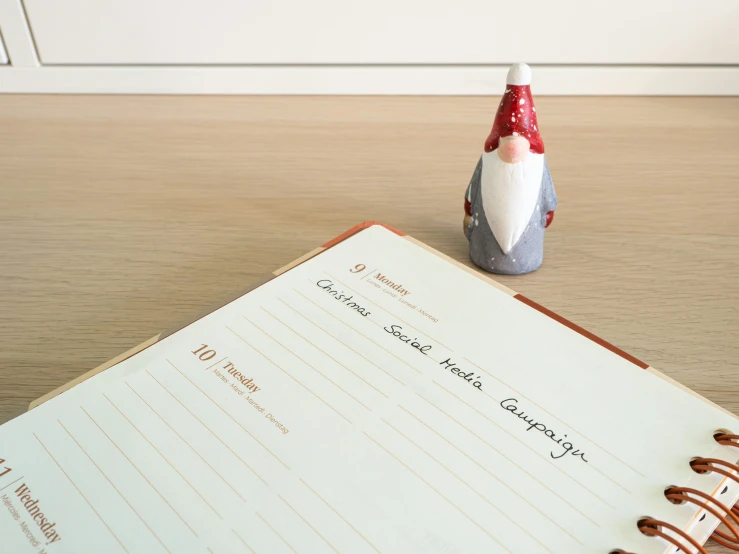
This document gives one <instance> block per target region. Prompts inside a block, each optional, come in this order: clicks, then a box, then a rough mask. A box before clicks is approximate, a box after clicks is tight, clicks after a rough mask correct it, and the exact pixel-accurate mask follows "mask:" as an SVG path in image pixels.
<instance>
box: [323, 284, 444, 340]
mask: <svg viewBox="0 0 739 554" xmlns="http://www.w3.org/2000/svg"><path fill="white" fill-rule="evenodd" d="M374 271H376V270H374ZM324 273H325V274H326V275H328V276H329V277H331V278H332V279H334V280H335V281H338V282H339V283H341V284H342V285H343V286H344V287H346V288H348V289H349V290H350V291H352V292H353V293H354V294H356V295H358V296H361V297H362V298H364V299H365V300H366V301H367V302H369V303H370V304H372V305H373V306H377V307H378V308H379V309H381V310H382V311H383V312H385V313H386V314H388V315H390V316H392V317H395V318H397V319H399V320H400V321H402V322H403V323H405V324H406V325H407V326H408V327H410V328H411V329H413V330H414V331H416V333H418V334H419V335H425V336H426V337H427V338H429V339H431V340H432V341H434V342H435V343H436V344H438V345H439V346H443V347H444V348H446V349H447V350H448V351H449V352H454V351H453V350H452V349H451V348H449V347H448V346H447V345H445V344H444V343H443V342H441V341H440V340H438V339H435V338H434V337H432V336H431V335H429V334H428V333H426V332H425V331H421V330H420V329H419V328H418V327H415V326H414V325H411V324H410V323H408V322H407V321H406V320H404V319H403V318H402V317H400V316H399V315H397V314H395V313H393V312H391V311H390V310H388V309H387V308H383V307H382V306H380V305H379V304H377V303H376V302H373V301H372V300H370V299H369V298H367V295H365V294H362V293H361V292H357V291H356V290H355V289H353V288H352V287H350V286H349V285H347V284H346V283H344V282H343V281H340V280H339V279H337V278H336V277H334V276H333V275H331V274H330V273H329V272H328V271H324ZM365 277H367V275H365ZM362 279H364V277H362ZM362 279H360V281H361V280H362Z"/></svg>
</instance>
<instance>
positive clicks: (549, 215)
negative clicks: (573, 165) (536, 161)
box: [541, 160, 557, 228]
mask: <svg viewBox="0 0 739 554" xmlns="http://www.w3.org/2000/svg"><path fill="white" fill-rule="evenodd" d="M541 188H542V191H543V193H542V196H543V198H542V208H543V209H542V212H543V213H544V227H545V228H546V227H549V226H550V225H551V224H552V220H553V219H554V210H556V209H557V194H556V193H555V192H554V182H553V181H552V174H551V173H549V165H547V162H546V160H544V176H543V177H542V187H541Z"/></svg>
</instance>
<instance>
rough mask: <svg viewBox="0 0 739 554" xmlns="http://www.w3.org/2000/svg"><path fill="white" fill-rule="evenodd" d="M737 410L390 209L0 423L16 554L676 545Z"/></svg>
mask: <svg viewBox="0 0 739 554" xmlns="http://www.w3.org/2000/svg"><path fill="white" fill-rule="evenodd" d="M719 428H726V429H729V430H734V431H735V432H736V429H737V422H736V419H735V418H734V417H732V416H730V415H728V414H726V413H725V412H722V411H721V410H719V409H717V408H715V407H714V406H712V405H710V404H708V403H707V402H705V401H703V400H701V399H700V398H697V397H696V396H694V395H692V394H690V393H688V392H685V391H682V390H681V389H679V388H677V387H675V386H673V385H671V384H669V383H667V382H666V381H664V380H663V379H661V378H659V377H657V376H655V375H653V374H651V373H650V372H649V371H645V370H643V369H641V368H639V367H637V366H636V365H634V364H632V363H631V362H629V361H627V360H625V359H623V358H621V357H619V356H618V355H616V354H614V353H612V352H610V351H608V350H606V349H604V348H602V347H600V346H598V345H597V344H595V343H594V342H592V341H590V340H589V339H587V338H585V337H583V336H581V335H579V334H577V333H575V332H574V331H571V330H570V329H567V328H566V327H564V326H562V325H561V324H559V323H557V322H556V321H554V320H552V319H550V318H548V317H546V316H545V315H543V314H541V313H539V312H537V311H535V310H533V309H532V308H530V307H528V306H526V305H524V304H523V303H521V302H519V301H518V300H515V299H514V298H512V297H511V296H509V295H507V294H506V293H504V292H502V291H500V290H498V289H496V288H494V287H493V286H491V285H489V284H487V283H485V282H484V281H482V280H480V279H478V278H476V277H474V276H472V275H469V274H467V273H466V272H464V271H463V270H461V269H459V268H457V267H455V266H454V265H452V264H449V263H448V262H446V261H444V260H443V259H442V258H440V257H438V256H435V255H433V254H431V253H430V252H428V251H426V250H424V249H423V248H421V247H419V246H417V245H415V244H413V243H411V242H410V241H408V240H405V239H403V238H400V237H398V236H397V235H395V234H393V233H391V232H389V231H387V230H386V229H384V228H381V227H379V226H375V227H371V228H369V229H366V230H364V231H361V232H360V233H358V234H357V235H355V236H353V237H351V238H349V239H347V240H345V241H344V242H342V243H340V244H338V245H337V246H335V247H333V248H331V249H329V250H328V251H326V252H324V253H322V254H320V255H319V256H317V257H315V258H313V259H311V260H309V261H307V262H305V263H303V264H301V265H299V266H298V267H296V268H294V269H292V270H290V271H288V272H287V273H285V274H283V275H282V276H280V277H278V278H276V279H273V280H272V281H270V282H268V283H266V284H264V285H262V286H261V287H259V288H258V289H256V290H254V291H252V292H250V293H249V294H247V295H245V296H243V297H241V298H239V299H238V300H236V301H234V302H232V303H230V304H228V305H226V306H224V307H223V308H221V309H219V310H217V311H215V312H213V313H212V314H210V315H208V316H206V317H205V318H203V319H201V320H199V321H197V322H196V323H194V324H192V325H190V326H188V327H186V328H185V329H183V330H181V331H179V332H177V333H175V334H174V335H172V336H170V337H167V338H166V339H164V340H162V341H160V342H159V343H157V344H155V345H154V346H152V347H150V348H148V349H147V350H145V351H143V352H142V353H140V354H138V355H136V356H134V357H133V358H130V359H129V360H126V361H124V362H122V363H120V364H118V365H116V366H114V367H112V368H111V369H108V370H106V371H105V372H103V373H101V374H99V375H97V376H95V377H93V378H91V379H89V380H87V381H85V382H84V383H82V384H80V385H78V386H76V387H74V388H73V389H71V390H69V391H67V392H65V393H63V394H61V395H60V396H58V397H56V398H54V399H52V400H50V401H49V402H47V403H45V404H43V405H41V406H40V407H38V408H36V409H34V410H33V411H31V412H29V413H28V414H25V415H23V416H21V417H19V418H17V419H15V420H13V421H11V422H9V423H7V424H5V425H3V426H2V427H0V459H2V460H4V461H3V462H0V473H3V472H4V471H5V469H7V468H10V471H7V472H5V473H3V474H2V475H0V501H2V506H0V544H1V545H2V546H3V551H8V552H18V553H24V552H49V553H57V552H58V553H67V552H69V553H72V552H130V553H133V552H146V553H157V552H170V553H171V552H177V553H179V552H183V553H190V552H193V553H195V552H198V553H210V554H225V553H231V552H244V553H257V554H266V553H280V552H285V553H290V552H301V553H302V552H311V553H313V552H351V553H363V552H367V553H372V552H379V553H383V554H384V553H404V554H405V553H410V552H419V553H420V552H424V553H427V552H438V553H453V552H459V553H474V552H486V553H489V552H527V553H536V552H553V553H560V552H603V553H606V552H609V551H610V550H612V549H615V548H622V549H624V550H629V551H636V552H639V553H647V554H649V553H657V552H663V551H664V550H665V543H661V542H660V541H657V540H655V539H651V538H647V537H643V536H640V535H639V533H638V532H637V530H636V528H635V522H636V520H637V519H638V518H639V517H640V516H645V515H648V516H652V517H656V518H659V519H664V520H667V521H670V522H672V523H674V524H676V525H678V526H681V527H684V526H687V525H688V523H689V521H690V520H691V518H692V517H693V514H694V512H693V511H692V510H691V509H690V508H688V507H685V506H673V505H671V504H670V503H668V502H667V501H666V500H665V499H664V496H663V494H662V493H663V490H664V488H665V486H668V485H674V484H679V485H690V486H693V487H697V488H702V489H703V490H706V491H707V492H712V490H713V489H714V488H715V486H716V480H715V479H714V478H712V477H707V476H698V475H696V474H695V473H693V472H692V471H691V470H690V468H689V466H688V461H689V460H690V459H691V458H692V457H694V456H709V455H713V456H717V457H718V456H721V457H725V458H728V457H730V456H731V455H733V453H731V452H724V451H725V450H730V449H727V448H722V447H719V446H718V445H717V444H716V443H715V441H713V439H712V434H713V431H714V430H715V429H719Z"/></svg>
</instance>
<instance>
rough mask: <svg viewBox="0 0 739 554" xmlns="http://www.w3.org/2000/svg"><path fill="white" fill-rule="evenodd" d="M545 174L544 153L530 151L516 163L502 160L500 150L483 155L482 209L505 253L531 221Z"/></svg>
mask: <svg viewBox="0 0 739 554" xmlns="http://www.w3.org/2000/svg"><path fill="white" fill-rule="evenodd" d="M543 175H544V154H533V153H531V152H529V153H528V154H527V156H526V159H525V160H524V161H523V162H519V163H516V164H509V163H506V162H504V161H503V160H501V159H500V158H499V157H498V150H497V149H496V150H493V151H492V152H486V153H484V154H483V155H482V176H481V179H480V195H481V197H482V206H483V208H484V209H485V217H486V218H487V220H488V225H490V229H491V230H492V231H493V235H494V236H495V240H496V241H498V244H499V245H500V247H501V249H502V250H503V253H504V254H508V252H510V251H511V249H512V248H513V247H514V246H516V243H517V242H518V240H519V239H520V238H521V235H523V233H524V231H525V230H526V225H528V223H529V221H530V220H531V214H533V213H534V209H535V208H536V207H537V202H538V201H539V191H540V189H541V180H542V176H543Z"/></svg>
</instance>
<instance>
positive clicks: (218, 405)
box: [165, 326, 290, 485]
mask: <svg viewBox="0 0 739 554" xmlns="http://www.w3.org/2000/svg"><path fill="white" fill-rule="evenodd" d="M226 328H227V329H229V331H231V332H232V333H233V330H232V329H230V328H228V326H227V327H226ZM234 334H235V333H234ZM236 336H238V335H236ZM242 340H243V339H242ZM165 359H166V360H167V363H168V364H169V365H171V366H172V367H173V368H174V369H175V371H177V373H179V374H180V375H182V377H184V378H185V379H187V381H188V382H189V383H190V384H191V385H192V386H193V387H195V388H196V389H198V390H199V391H200V392H201V393H202V394H203V396H205V397H206V398H207V399H208V400H210V401H211V402H212V403H213V404H214V405H215V406H216V407H217V408H218V409H219V410H221V411H222V412H223V413H224V414H225V415H226V416H227V417H228V418H229V419H230V420H231V421H233V422H234V423H235V424H236V425H238V426H239V427H241V429H242V430H243V431H244V432H245V433H246V434H247V435H249V436H250V437H251V438H253V439H254V440H255V441H257V443H259V445H260V446H261V447H262V448H264V449H265V450H266V451H267V452H269V453H270V454H271V455H272V457H273V458H274V459H275V460H277V461H278V462H280V463H281V464H282V465H283V466H285V468H287V469H290V466H288V465H287V464H286V463H285V462H283V461H282V460H281V459H280V457H279V456H278V455H277V454H275V453H274V452H272V451H271V450H270V449H269V448H268V447H267V446H266V445H265V444H264V443H263V442H262V441H260V440H259V439H258V438H257V437H255V436H254V435H253V434H252V433H251V432H250V431H249V430H248V429H247V428H246V427H244V426H243V425H242V424H241V423H239V421H238V420H237V419H236V418H234V417H233V416H232V415H231V414H229V413H228V412H227V411H226V410H224V409H223V407H222V406H221V405H220V404H219V403H218V402H216V401H215V400H213V398H211V396H210V395H209V394H208V393H207V392H205V391H204V390H203V389H201V388H200V387H199V386H198V385H196V384H195V383H194V382H193V381H192V379H190V378H189V377H188V376H187V375H185V374H184V373H183V372H182V371H181V370H180V368H178V367H177V366H176V365H174V364H173V363H172V362H171V361H170V360H169V359H167V358H165ZM234 454H236V453H235V452H234ZM244 463H246V462H244ZM254 474H255V475H257V476H258V474H257V473H256V472H255V473H254ZM260 479H261V477H260ZM262 481H264V479H262ZM264 484H265V485H266V484H267V483H266V482H264Z"/></svg>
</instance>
